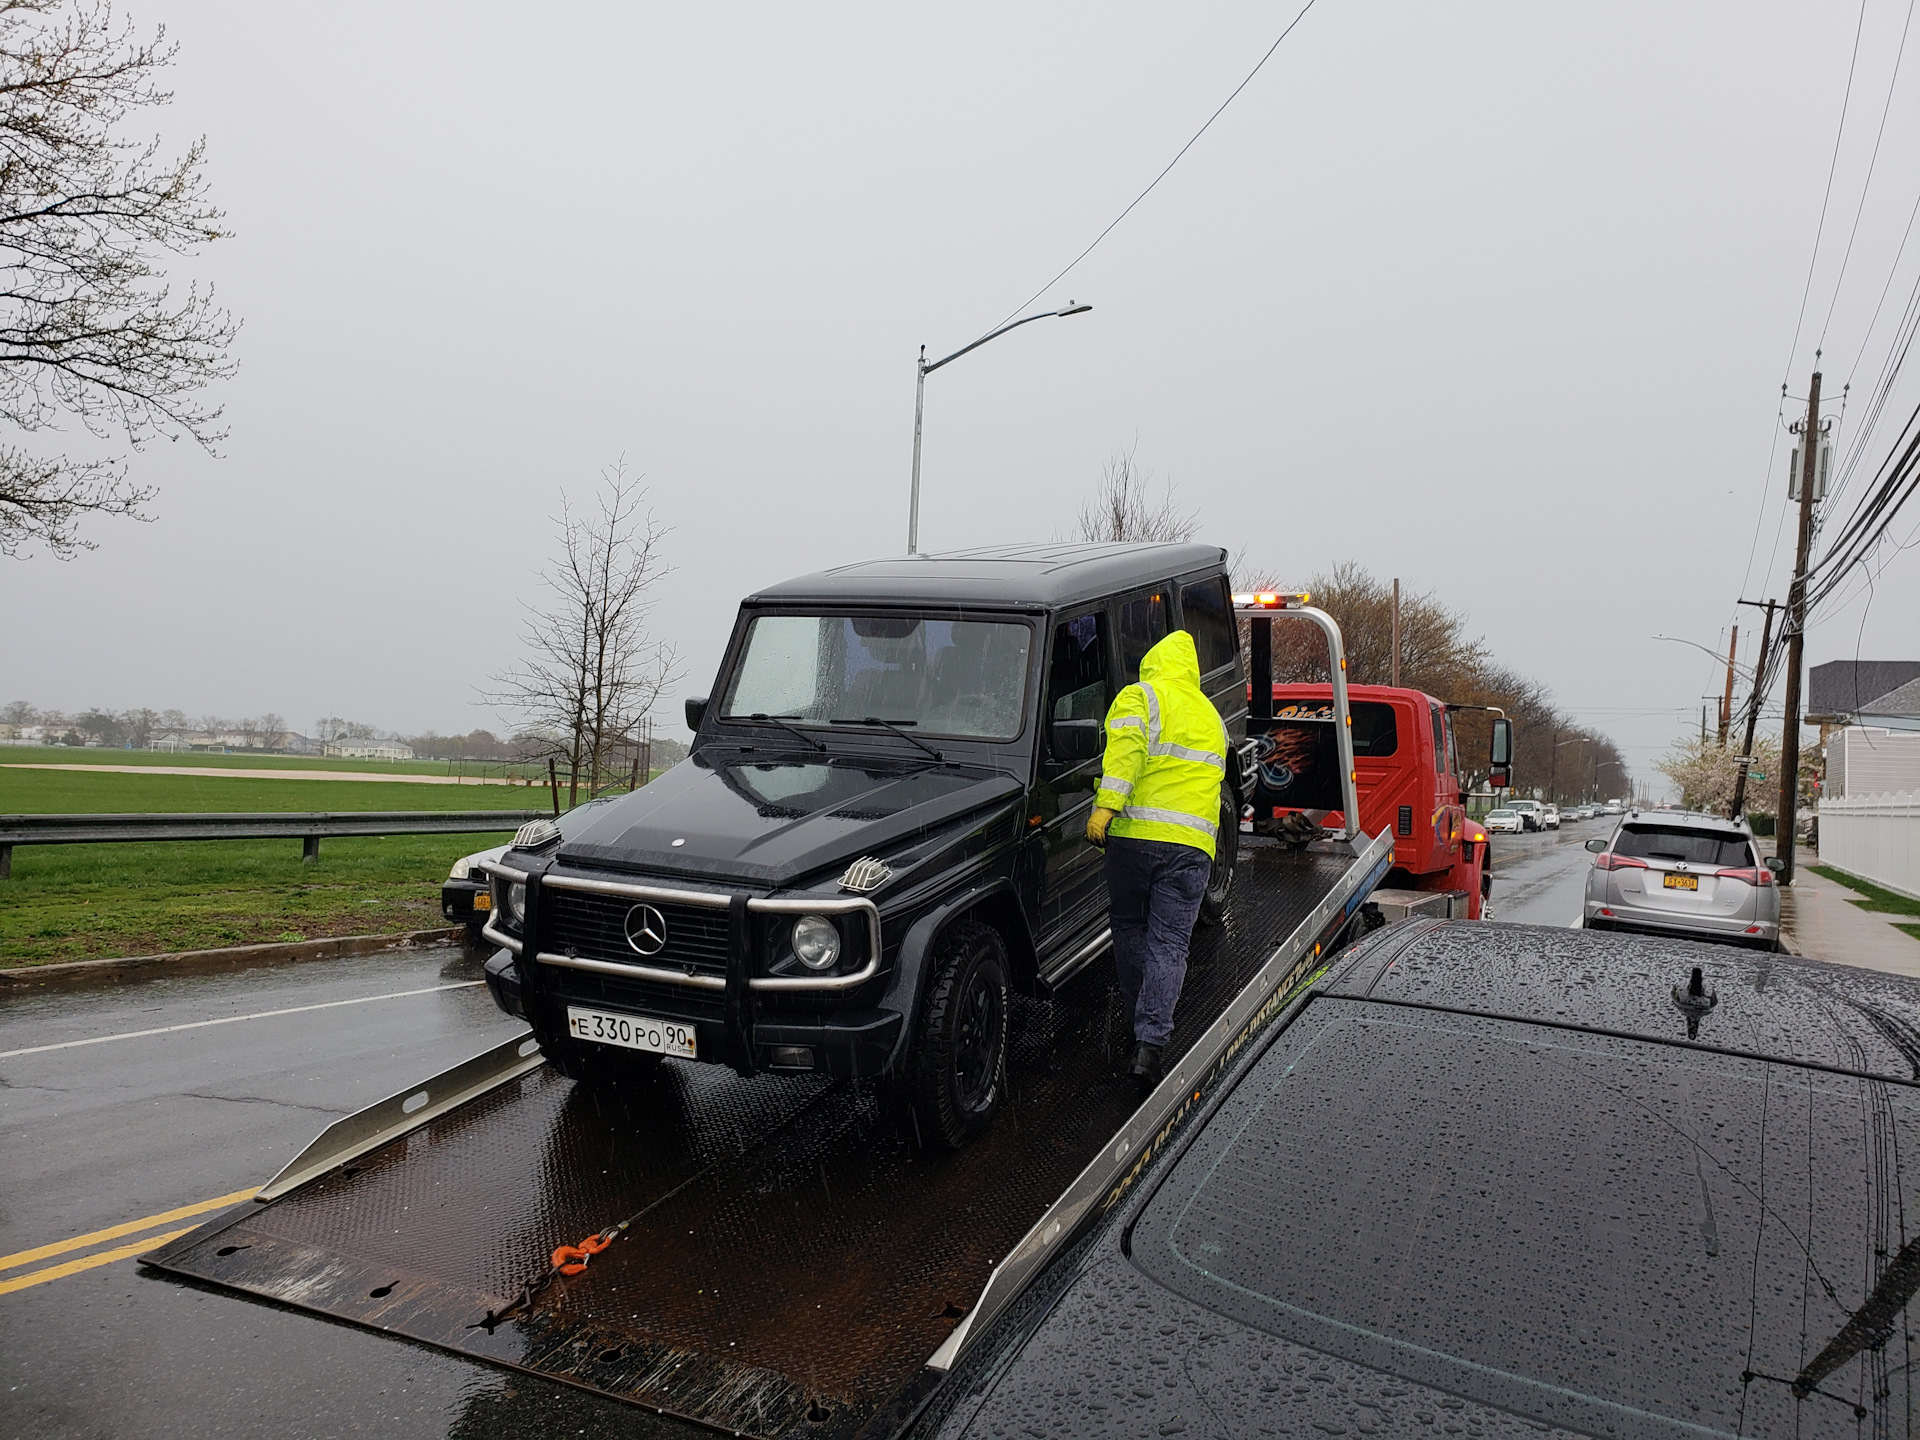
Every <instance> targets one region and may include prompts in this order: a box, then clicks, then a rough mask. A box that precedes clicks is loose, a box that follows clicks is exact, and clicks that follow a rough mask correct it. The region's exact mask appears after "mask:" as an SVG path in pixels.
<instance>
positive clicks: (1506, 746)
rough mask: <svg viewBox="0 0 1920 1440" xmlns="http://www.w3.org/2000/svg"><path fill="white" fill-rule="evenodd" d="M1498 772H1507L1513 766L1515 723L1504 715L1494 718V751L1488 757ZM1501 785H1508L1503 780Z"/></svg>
mask: <svg viewBox="0 0 1920 1440" xmlns="http://www.w3.org/2000/svg"><path fill="white" fill-rule="evenodd" d="M1488 759H1489V763H1491V764H1492V766H1493V768H1494V769H1496V770H1505V769H1507V768H1508V767H1510V766H1511V765H1512V764H1513V721H1511V720H1509V719H1507V717H1506V716H1504V715H1496V716H1494V717H1493V749H1492V753H1491V754H1490V755H1489V757H1488ZM1499 783H1500V784H1502V785H1504V784H1506V781H1504V780H1502V781H1500V782H1499Z"/></svg>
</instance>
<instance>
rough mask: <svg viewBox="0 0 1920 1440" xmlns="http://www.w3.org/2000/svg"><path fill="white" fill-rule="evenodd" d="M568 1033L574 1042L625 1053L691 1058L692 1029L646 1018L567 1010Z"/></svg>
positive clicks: (674, 1021) (673, 1021)
mask: <svg viewBox="0 0 1920 1440" xmlns="http://www.w3.org/2000/svg"><path fill="white" fill-rule="evenodd" d="M567 1033H568V1034H569V1035H571V1036H573V1038H574V1039H576V1040H594V1041H598V1042H599V1043H600V1044H602V1045H619V1046H622V1047H624V1048H625V1049H628V1050H651V1051H652V1052H653V1053H654V1054H656V1055H680V1056H683V1057H685V1058H686V1059H688V1060H691V1059H693V1058H694V1055H693V1047H694V1034H693V1026H691V1025H683V1024H681V1023H680V1022H679V1021H677V1020H655V1019H653V1018H651V1017H650V1016H646V1015H615V1014H612V1013H610V1012H608V1011H605V1010H582V1009H580V1008H579V1007H578V1006H577V1005H569V1006H568V1007H567Z"/></svg>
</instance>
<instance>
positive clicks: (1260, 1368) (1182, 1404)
mask: <svg viewBox="0 0 1920 1440" xmlns="http://www.w3.org/2000/svg"><path fill="white" fill-rule="evenodd" d="M936 1433H937V1434H938V1435H939V1437H940V1440H959V1437H960V1436H966V1437H967V1440H995V1437H999V1436H1028V1435H1031V1436H1036V1437H1048V1440H1051V1437H1054V1436H1061V1437H1066V1436H1081V1435H1104V1436H1116V1437H1118V1436H1138V1437H1140V1440H1160V1437H1163V1436H1176V1435H1177V1436H1182V1437H1183V1440H1201V1437H1206V1440H1212V1437H1215V1436H1221V1437H1239V1436H1245V1437H1247V1440H1255V1437H1258V1436H1264V1435H1276V1434H1278V1435H1286V1434H1291V1435H1297V1436H1311V1437H1313V1440H1322V1437H1325V1436H1343V1435H1344V1436H1354V1437H1358V1436H1367V1435H1433V1436H1435V1437H1438V1440H1444V1437H1445V1436H1447V1435H1456V1434H1464V1435H1467V1436H1485V1437H1496V1436H1497V1437H1503V1440H1504V1437H1508V1436H1512V1437H1515V1440H1518V1437H1521V1436H1525V1437H1527V1440H1552V1437H1557V1436H1564V1435H1568V1434H1569V1432H1568V1431H1565V1430H1561V1429H1558V1428H1556V1427H1554V1426H1550V1425H1542V1424H1539V1423H1538V1422H1534V1421H1528V1420H1523V1419H1521V1418H1520V1417H1519V1416H1517V1415H1511V1414H1508V1413H1507V1412H1505V1411H1502V1410H1496V1409H1493V1408H1492V1407H1491V1406H1486V1405H1480V1404H1477V1403H1475V1402H1474V1401H1471V1400H1466V1399H1462V1398H1461V1397H1459V1396H1457V1395H1449V1394H1446V1393H1445V1392H1443V1391H1439V1390H1434V1389H1430V1388H1428V1387H1427V1386H1424V1385H1419V1384H1415V1383H1413V1382H1411V1381H1407V1380H1403V1379H1400V1378H1399V1377H1397V1376H1394V1375H1389V1374H1387V1373H1385V1372H1383V1371H1379V1370H1373V1369H1369V1368H1368V1367H1366V1366H1363V1365H1355V1364H1352V1363H1350V1362H1348V1361H1346V1360H1342V1359H1340V1358H1339V1357H1337V1356H1333V1355H1328V1354H1326V1353H1325V1352H1324V1351H1320V1350H1313V1349H1310V1348H1308V1347H1307V1346H1304V1345H1297V1344H1294V1343H1293V1342H1291V1341H1288V1340H1283V1339H1280V1338H1278V1337H1276V1336H1273V1335H1269V1334H1267V1333H1265V1332H1264V1331H1260V1330H1255V1329H1253V1328H1251V1327H1249V1326H1246V1325H1242V1324H1240V1323H1238V1322H1237V1321H1235V1320H1232V1319H1229V1318H1228V1317H1226V1316H1224V1315H1219V1314H1216V1313H1215V1312H1213V1311H1211V1310H1206V1309H1203V1308H1202V1307H1200V1306H1198V1305H1195V1304H1194V1303H1193V1302H1192V1301H1190V1300H1187V1299H1186V1298H1184V1297H1183V1296H1179V1295H1175V1294H1174V1293H1173V1292H1171V1291H1169V1290H1165V1289H1163V1288H1161V1287H1160V1286H1159V1285H1157V1284H1155V1283H1154V1282H1153V1281H1152V1280H1151V1279H1149V1278H1148V1277H1146V1276H1145V1275H1142V1274H1141V1273H1140V1271H1139V1270H1137V1269H1136V1268H1135V1267H1134V1265H1133V1264H1132V1262H1131V1261H1129V1260H1128V1259H1127V1258H1126V1256H1124V1255H1122V1254H1120V1253H1118V1246H1117V1245H1116V1244H1115V1243H1113V1241H1112V1239H1111V1238H1109V1240H1108V1241H1107V1242H1106V1243H1103V1244H1102V1245H1101V1246H1100V1248H1099V1250H1098V1251H1097V1252H1096V1253H1095V1255H1094V1256H1093V1257H1092V1263H1091V1264H1089V1265H1088V1267H1087V1269H1086V1270H1085V1271H1084V1272H1083V1273H1082V1274H1081V1275H1079V1276H1078V1277H1077V1278H1076V1279H1075V1280H1074V1282H1073V1284H1072V1286H1071V1288H1069V1289H1068V1290H1067V1292H1066V1293H1065V1294H1063V1295H1062V1296H1061V1297H1060V1298H1059V1300H1058V1301H1057V1302H1056V1303H1055V1305H1054V1306H1053V1308H1052V1311H1051V1313H1050V1314H1048V1316H1047V1318H1046V1320H1045V1322H1044V1323H1043V1324H1042V1325H1041V1326H1040V1327H1039V1329H1038V1330H1037V1331H1035V1332H1034V1333H1033V1334H1031V1335H1030V1336H1029V1337H1028V1338H1027V1340H1026V1342H1025V1343H1024V1344H1023V1345H1021V1346H1020V1348H1019V1352H1018V1353H1017V1354H1016V1355H1015V1356H1014V1357H1013V1358H1012V1359H1011V1361H1010V1362H1008V1363H1006V1364H1005V1365H1004V1368H1002V1369H1000V1370H999V1372H998V1373H997V1374H996V1375H994V1376H993V1378H992V1380H991V1381H990V1382H988V1388H986V1389H985V1392H984V1394H983V1393H981V1392H980V1391H975V1392H974V1394H973V1395H971V1396H969V1397H968V1398H967V1399H964V1400H962V1401H961V1402H960V1404H959V1405H957V1406H956V1407H955V1409H954V1410H953V1412H952V1413H951V1414H949V1415H948V1416H947V1418H946V1420H945V1422H944V1423H943V1424H942V1425H941V1426H940V1428H939V1430H938V1431H937V1432H936Z"/></svg>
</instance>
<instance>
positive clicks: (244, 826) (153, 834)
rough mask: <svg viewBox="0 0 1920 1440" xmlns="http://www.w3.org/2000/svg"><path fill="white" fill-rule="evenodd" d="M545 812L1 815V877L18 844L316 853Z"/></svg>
mask: <svg viewBox="0 0 1920 1440" xmlns="http://www.w3.org/2000/svg"><path fill="white" fill-rule="evenodd" d="M546 817H547V812H546V811H545V810H338V811H319V812H315V813H299V812H290V811H278V812H272V813H268V814H264V815H255V814H234V815H221V814H215V815H189V814H180V813H169V812H160V813H148V814H136V815H0V880H4V879H6V878H7V877H8V876H9V875H11V874H12V873H13V847H14V846H16V845H88V844H93V845H100V844H125V843H127V842H129V841H143V840H175V841H178V840H298V841H300V842H302V844H301V856H302V858H303V859H307V860H317V859H319V858H320V841H321V839H322V838H323V837H327V836H340V835H467V834H473V833H475V832H477V831H482V830H515V829H518V828H519V827H520V826H521V825H523V824H525V823H526V822H527V821H529V820H539V819H543V818H546Z"/></svg>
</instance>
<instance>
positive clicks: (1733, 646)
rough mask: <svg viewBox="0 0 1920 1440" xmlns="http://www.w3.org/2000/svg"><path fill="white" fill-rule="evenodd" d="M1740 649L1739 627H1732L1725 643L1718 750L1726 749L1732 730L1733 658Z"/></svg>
mask: <svg viewBox="0 0 1920 1440" xmlns="http://www.w3.org/2000/svg"><path fill="white" fill-rule="evenodd" d="M1739 648H1740V627H1739V626H1738V625H1736V626H1734V627H1733V638H1732V639H1731V640H1729V641H1727V693H1726V694H1725V695H1724V696H1723V697H1722V698H1721V701H1720V748H1721V749H1722V750H1724V749H1726V748H1727V731H1728V730H1730V729H1732V728H1733V656H1734V652H1735V651H1736V650H1738V649H1739Z"/></svg>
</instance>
